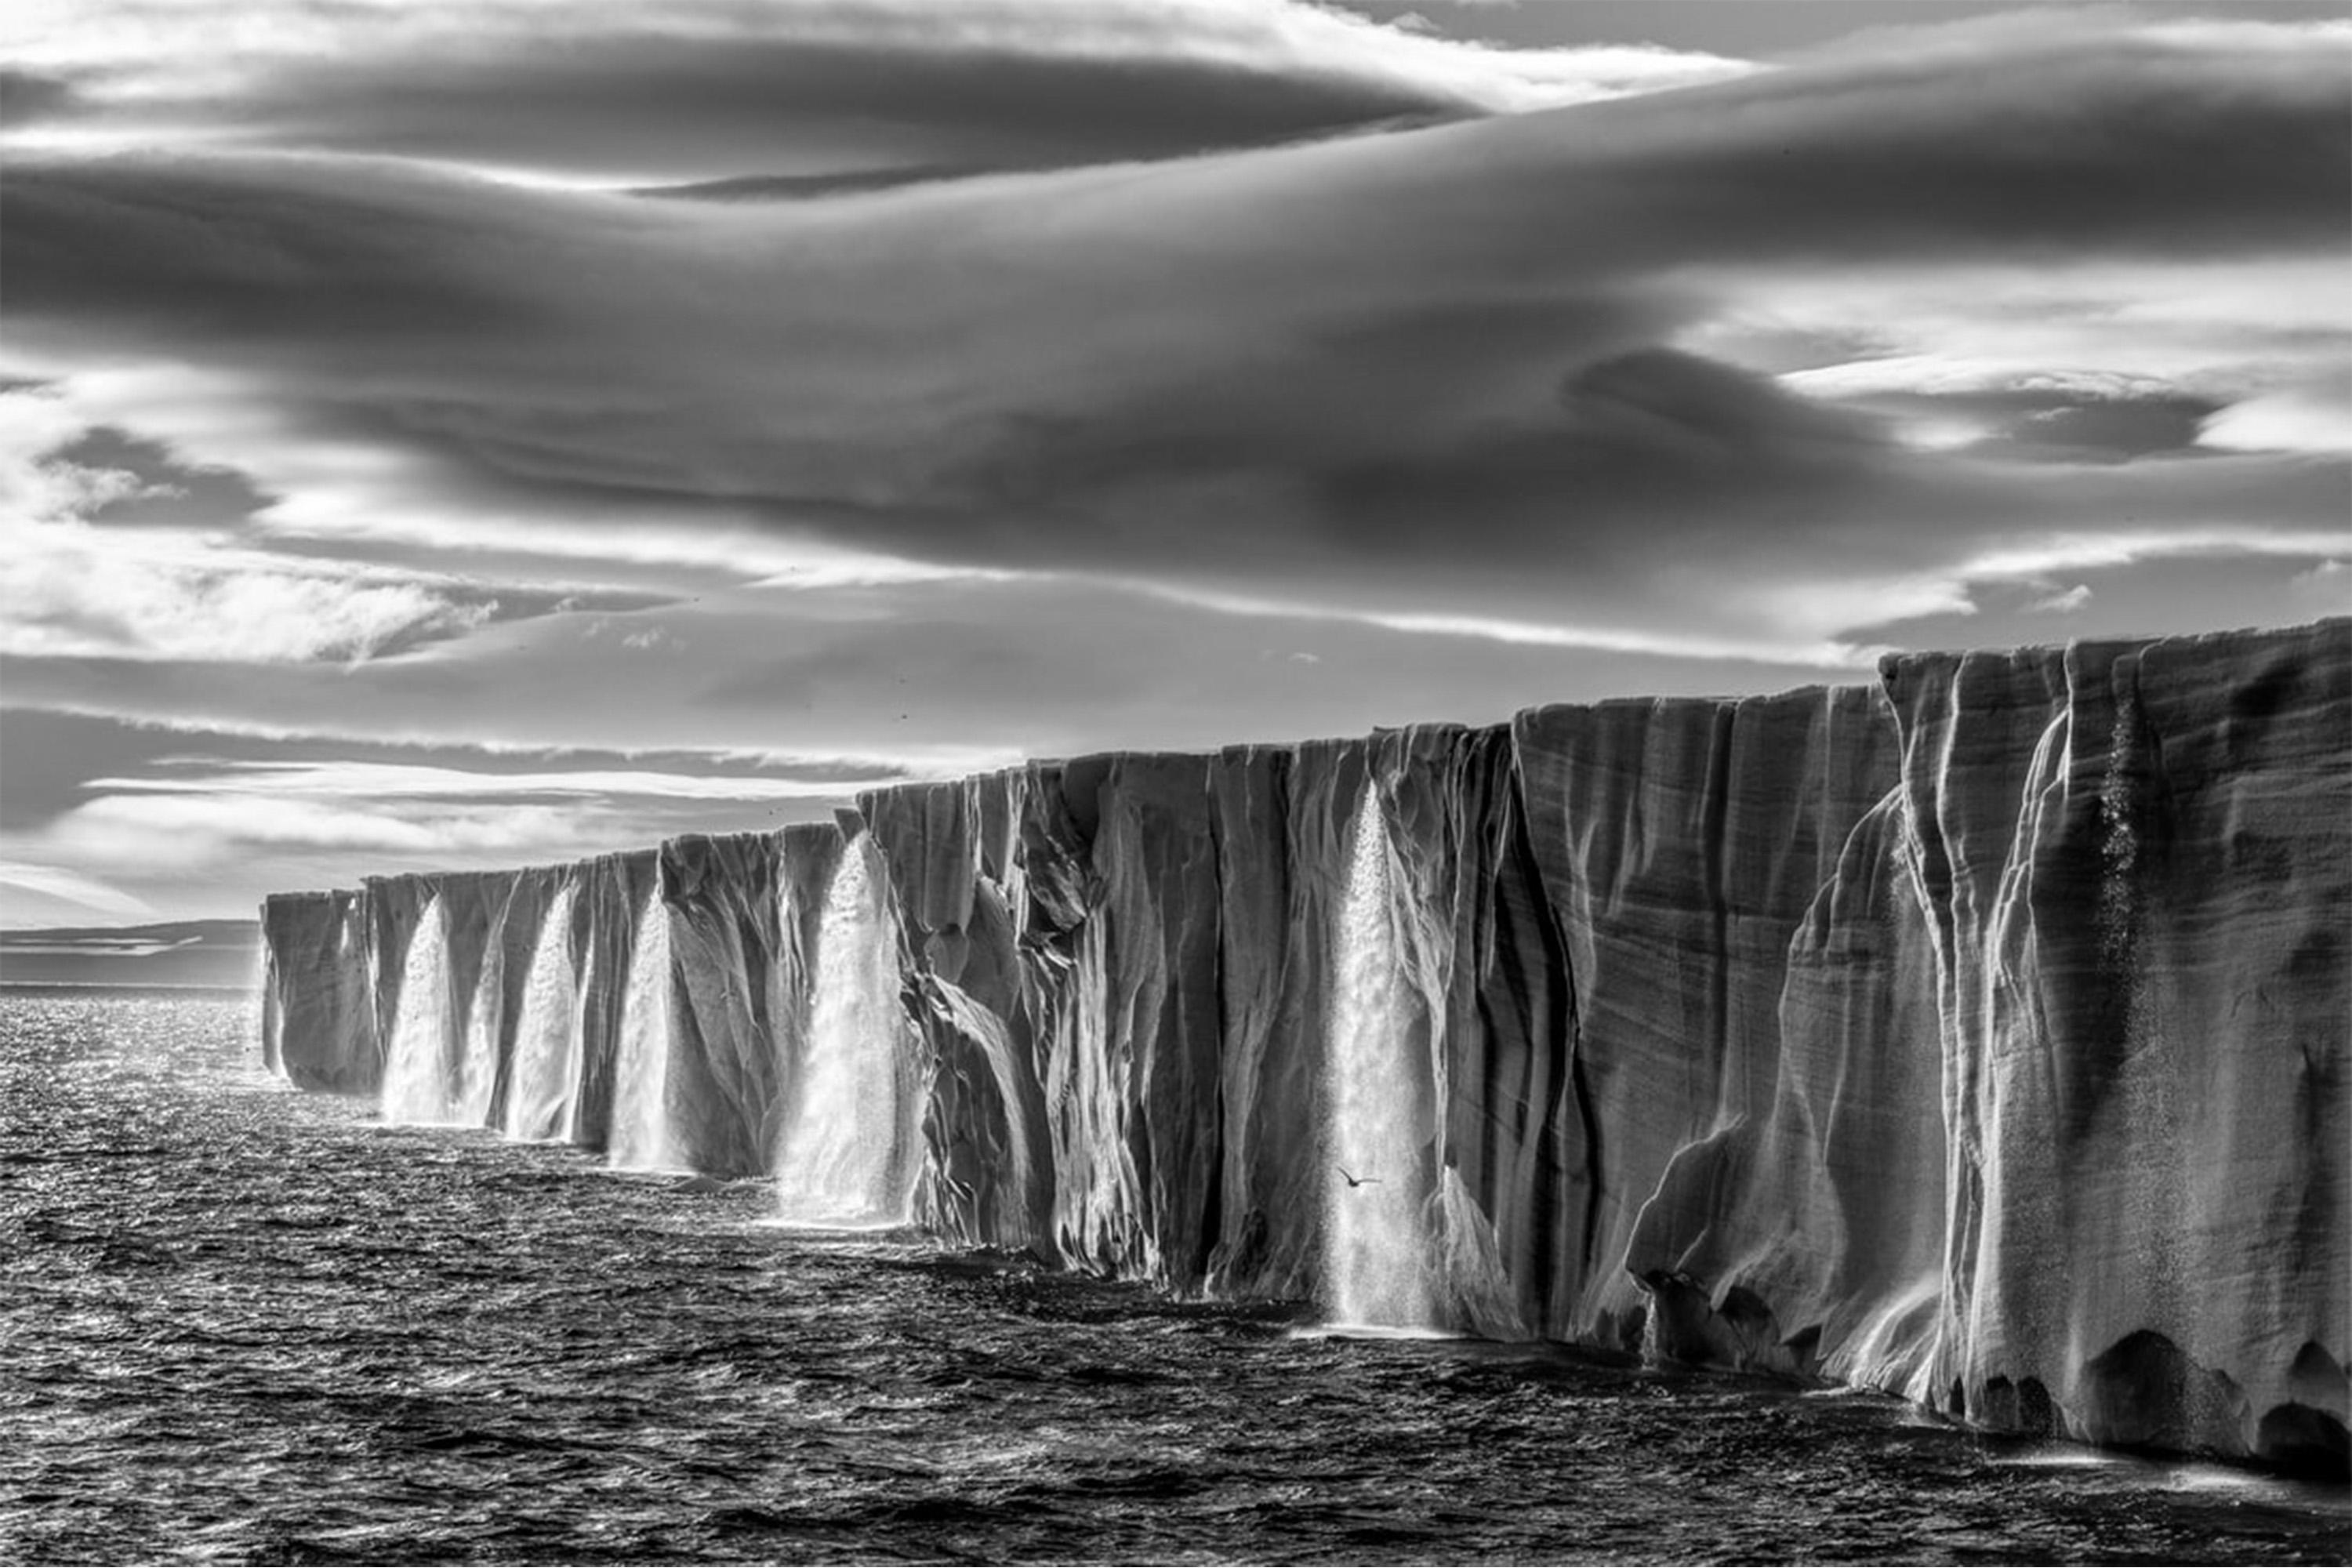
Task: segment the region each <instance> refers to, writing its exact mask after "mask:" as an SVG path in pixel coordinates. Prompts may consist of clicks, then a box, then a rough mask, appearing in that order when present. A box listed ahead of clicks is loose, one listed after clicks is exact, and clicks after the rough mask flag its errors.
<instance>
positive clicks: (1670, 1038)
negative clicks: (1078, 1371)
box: [262, 620, 2352, 1471]
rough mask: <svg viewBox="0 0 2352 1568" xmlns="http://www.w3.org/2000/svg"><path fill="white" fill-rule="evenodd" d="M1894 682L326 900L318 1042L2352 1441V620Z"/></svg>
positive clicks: (1365, 1270)
mask: <svg viewBox="0 0 2352 1568" xmlns="http://www.w3.org/2000/svg"><path fill="white" fill-rule="evenodd" d="M1881 677H1882V679H1881V682H1880V684H1879V685H1878V686H1877V687H1875V688H1850V689H1808V690H1801V691H1795V692H1790V693H1786V694H1783V695H1780V696H1775V697H1766V698H1754V699H1745V700H1737V701H1733V700H1722V701H1717V700H1655V701H1650V700H1640V701H1618V702H1607V703H1601V704H1598V705H1595V706H1561V707H1547V708H1538V709H1531V710H1528V711H1526V712H1523V713H1521V714H1519V715H1518V716H1517V719H1516V720H1514V721H1512V722H1511V723H1509V724H1507V725H1502V726H1496V727H1493V728H1488V729H1465V728H1461V727H1456V726H1447V725H1429V726H1415V727H1412V728H1410V729H1404V730H1396V731H1381V732H1379V733H1376V734H1374V735H1372V736H1371V737H1370V738H1368V739H1364V740H1356V741H1332V742H1309V743H1305V744H1300V745H1295V746H1244V747H1234V748H1232V749H1229V750H1226V751H1224V752H1219V753H1216V754H1214V755H1146V754H1118V755H1108V756H1097V757H1086V758H1080V759H1076V760H1074V761H1069V762H1059V763H1032V764H1029V765H1026V766H1024V767H1020V768H1016V769H1013V770H1010V771H1007V772H1004V773H992V774H988V775H985V776H982V777H976V778H968V779H961V780H957V781H953V782H949V783H940V784H908V785H905V786H901V787H898V788H893V789H888V790H884V791H879V792H877V793H875V794H872V795H866V796H864V797H862V798H861V799H860V801H859V803H858V810H857V812H856V814H855V815H854V816H853V815H851V814H844V825H843V826H840V827H835V826H814V827H793V828H787V829H785V830H784V831H782V833H778V834H773V835H733V836H725V837H701V836H694V837H683V838H677V839H673V840H671V841H670V842H668V843H667V844H665V845H663V846H662V847H660V848H659V849H657V850H647V851H644V852H641V853H637V854H632V855H613V856H604V857H601V858H596V859H593V860H588V861H583V862H581V863H579V864H576V865H572V866H562V867H551V868H535V869H530V870H522V871H513V872H499V873H467V874H450V875H441V876H418V877H398V878H385V879H373V880H370V881H369V882H367V883H366V884H365V886H364V887H362V889H359V890H357V891H345V892H331V893H298V894H287V895H282V896H278V897H273V898H271V899H270V900H268V901H267V903H266V904H265V905H264V907H263V911H262V918H263V925H264V938H265V942H266V946H267V955H268V975H267V979H266V1023H265V1035H266V1048H267V1050H268V1052H269V1054H270V1057H271V1059H272V1061H273V1062H274V1063H276V1064H278V1065H279V1066H281V1067H282V1068H284V1070H285V1071H286V1072H287V1073H289V1075H290V1076H291V1077H292V1078H293V1079H295V1081H296V1082H298V1083H300V1084H302V1085H305V1086H306V1087H312V1088H321V1089H340V1090H343V1091H347V1092H360V1093H374V1094H380V1095H382V1096H383V1099H384V1103H385V1109H386V1112H387V1114H388V1115H392V1116H395V1117H397V1118H400V1119H403V1120H416V1121H455V1122H464V1123H468V1124H477V1125H488V1126H492V1127H498V1128H500V1129H503V1130H504V1131H507V1132H508V1133H509V1134H510V1135H513V1136H519V1137H560V1138H568V1139H571V1140H572V1141H575V1142H581V1143H584V1144H589V1145H592V1146H596V1147H602V1148H604V1149H606V1150H607V1151H609V1152H610V1155H611V1157H612V1158H613V1159H614V1163H625V1164H636V1165H646V1166H660V1167H671V1168H685V1169H693V1170H698V1171H704V1172H709V1173H714V1174H721V1175H745V1174H753V1173H775V1174H776V1175H777V1178H778V1183H779V1187H780V1191H781V1193H782V1203H783V1205H784V1208H785V1211H786V1213H787V1215H799V1216H800V1217H803V1218H806V1219H809V1220H812V1221H824V1222H828V1223H833V1222H857V1221H866V1222H886V1223H887V1222H889V1221H892V1220H902V1219H911V1221H912V1222H913V1223H915V1224H917V1225H919V1226H924V1227H926V1228H928V1229H929V1230H930V1231H932V1232H934V1233H936V1234H937V1235H939V1236H940V1237H942V1238H943V1239H945V1240H946V1241H948V1242H950V1244H956V1245H972V1246H989V1247H1004V1248H1011V1249H1016V1250H1026V1251H1028V1252H1031V1253H1033V1254H1034V1255H1036V1256H1037V1257H1039V1258H1043V1259H1045V1260H1046V1261H1048V1262H1051V1263H1054V1264H1057V1265H1061V1266H1065V1267H1069V1268H1083V1269H1088V1270H1093V1271H1097V1272H1102V1273H1113V1274H1118V1275H1122V1276H1129V1277H1135V1278H1140V1279H1150V1280H1153V1281H1156V1282H1158V1283H1160V1284H1161V1285H1164V1286H1165V1287H1167V1288H1169V1289H1174V1290H1179V1291H1186V1292H1202V1291H1206V1292H1213V1293H1216V1294H1220V1295H1226V1296H1234V1297H1277V1298H1298V1299H1313V1300H1317V1301H1318V1302H1320V1303H1322V1305H1323V1307H1324V1309H1325V1310H1326V1312H1327V1313H1328V1315H1329V1316H1330V1317H1332V1318H1333V1319H1335V1320H1337V1321H1346V1322H1356V1323H1365V1324H1385V1325H1389V1326H1394V1327H1403V1328H1429V1329H1453V1330H1465V1331H1473V1332H1478V1333H1484V1334H1490V1335H1498V1336H1510V1337H1526V1336H1541V1337H1546V1338H1551V1339H1558V1340H1565V1341H1572V1342H1582V1343H1588V1344H1601V1345H1610V1346H1621V1347H1623V1348H1626V1349H1639V1350H1643V1351H1644V1352H1648V1353H1652V1354H1656V1355H1663V1356H1672V1357H1677V1358H1681V1359H1684V1360H1688V1361H1695V1362H1702V1363H1722V1364H1727V1365H1732V1366H1740V1367H1749V1368H1757V1369H1763V1370H1771V1371H1780V1372H1786V1373H1796V1374H1801V1375H1816V1376H1822V1377H1826V1378H1831V1379H1834V1380H1837V1381H1839V1382H1843V1383H1848V1384H1858V1385H1864V1386H1871V1387H1877V1388H1884V1389H1888V1390H1893V1391H1896V1392H1899V1393H1902V1394H1907V1395H1909V1396H1911V1397H1913V1398H1915V1399H1917V1400H1921V1401H1923V1402H1926V1403H1927V1404H1930V1405H1934V1406H1936V1407H1937V1408H1940V1409H1942V1410H1944V1411H1947V1412H1948V1413H1950V1414H1953V1415H1960V1416H1964V1417H1965V1418H1967V1419H1968V1420H1970V1421H1974V1422H1978V1423H1981V1424H1983V1425H1985V1426H1991V1427H1996V1428H2001V1429H2010V1430H2022V1431H2041V1432H2049V1433H2053V1434H2062V1435H2067V1436H2074V1437H2079V1438H2083V1439H2086V1440H2088V1441H2092V1442H2097V1443H2112V1444H2133V1445H2147V1446H2151V1447H2161V1448H2170V1449H2178V1450H2190V1451H2207V1452H2213V1453H2219V1454H2222V1455H2228V1456H2251V1457H2255V1458H2263V1459H2266V1460H2270V1461H2273V1462H2277V1463H2282V1464H2287V1465H2292V1466H2296V1467H2311V1468H2320V1469H2323V1470H2337V1471H2340V1470H2341V1468H2342V1467H2343V1466H2344V1463H2345V1453H2346V1420H2347V1388H2348V1387H2352V1385H2347V1373H2346V1363H2347V1361H2352V621H2343V620H2337V621H2329V622H2324V623H2322V624H2320V625H2318V626H2308V627H2303V628H2298V629H2294V630H2288V631H2275V632H2242V633H2231V634H2224V635H2217V636H2210V637H2184V638H2170V639H2163V640H2157V641H2140V642H2109V643H2081V644H2076V645H2074V646H2073V647H2067V648H2064V649H2063V650H2062V649H2025V650H2020V651H2017V652H2010V653H1969V654H1959V655H1938V654H1930V655H1918V656H1902V657H1896V658H1889V659H1888V660H1886V661H1885V664H1884V666H1883V667H1882V670H1881ZM1343 1167H1344V1170H1345V1173H1346V1174H1345V1175H1344V1176H1343V1175H1342V1174H1341V1170H1342V1168H1343Z"/></svg>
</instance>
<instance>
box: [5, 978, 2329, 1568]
mask: <svg viewBox="0 0 2352 1568" xmlns="http://www.w3.org/2000/svg"><path fill="white" fill-rule="evenodd" d="M251 1034H252V1020H251V1018H250V1016H249V1013H248V1009H247V1005H245V1004H244V1003H243V1002H241V1001H238V1000H235V999H207V998H196V997H190V996H185V995H178V996H174V995H164V994H149V995H127V994H112V995H110V994H85V995H78V996H58V995H54V994H37V993H31V992H24V991H17V992H0V1559H5V1560H8V1561H12V1562H14V1561H25V1560H31V1561H105V1562H121V1561H127V1560H140V1561H149V1560H153V1561H220V1562H262V1563H303V1562H338V1561H367V1562H388V1561H418V1560H441V1561H456V1560H471V1561H503V1562H512V1561H563V1562H598V1561H613V1560H622V1559H625V1560H634V1561H659V1560H678V1559H688V1558H696V1559H736V1560H741V1559H761V1560H795V1561H796V1560H807V1559H813V1558H814V1559H841V1558H859V1559H866V1560H874V1559H890V1558H911V1559H919V1560H927V1561H982V1560H986V1561H1003V1560H1013V1561H1041V1560H1050V1559H1063V1560H1069V1559H1083V1560H1089V1561H1121V1560H1129V1561H1134V1560H1149V1561H1157V1562H1178V1561H1194V1560H1229V1559H1236V1558H1240V1559H1250V1560H1257V1561H1266V1560H1300V1559H1313V1560H1340V1561H1352V1562H1365V1561H1371V1562H1384V1561H1463V1560H1473V1559H1483V1560H1503V1561H1512V1560H1517V1561H1542V1562H1567V1561H1588V1560H1590V1561H1606V1560H1629V1561H1640V1562H1660V1561H1674V1560H1722V1559H1746V1560H1768V1561H1777V1560H1798V1559H1812V1560H1826V1561H1835V1560H1849V1561H1851V1560H1864V1561H1876V1562H1921V1563H1929V1562H1933V1563H1956V1562H1987V1561H2025V1562H2103V1561H2105V1562H2150V1563H2154V1562H2182V1561H2186V1562H2219V1561H2248V1562H2252V1561H2262V1562H2326V1561H2340V1560H2342V1559H2343V1558H2344V1557H2345V1556H2346V1555H2347V1551H2352V1536H2347V1529H2352V1505H2347V1500H2346V1497H2345V1494H2343V1493H2342V1492H2341V1491H2336V1490H2329V1489H2320V1488H2315V1487H2310V1486H2303V1485H2295V1484H2290V1483H2285V1482H2281V1481H2275V1480H2269V1479H2261V1478H2257V1477H2252V1476H2249V1475H2246V1474H2242V1473H2241V1472H2237V1471H2233V1470H2230V1469H2226V1468H2219V1467H2213V1466H2162V1465H2156V1464H2150V1463H2146V1462H2141V1461H2136V1460H2127V1459H2118V1458H2111V1457H2104V1456H2095V1455H2091V1454H2088V1453H2086V1452H2084V1451H2083V1450H2079V1449H2073V1448H2067V1447H2049V1446H2039V1447H2036V1446H2024V1445H2016V1444H2007V1443H1996V1442H1989V1441H1985V1440H1981V1439H1979V1438H1976V1437H1972V1436H1969V1435H1968V1434H1966V1433H1963V1432H1960V1431H1958V1430H1955V1429H1953V1428H1950V1427H1948V1426H1939V1425H1937V1424H1934V1423H1932V1422H1928V1421H1926V1420H1923V1419H1922V1418H1920V1417H1918V1416H1917V1415H1914V1414H1913V1413H1912V1412H1911V1411H1909V1410H1908V1409H1907V1408H1906V1407H1905V1406H1904V1405H1900V1404H1898V1403H1895V1402H1894V1401H1891V1400H1885V1399H1880V1398H1875V1397H1868V1396H1859V1395H1822V1394H1800V1393H1798V1392H1796V1391H1793V1390H1790V1389H1787V1388H1783V1387H1778V1386H1774V1385H1771V1384H1762V1383H1755V1382H1748V1381H1745V1380H1738V1379H1727V1378H1720V1377H1704V1376H1691V1375H1675V1374H1667V1373H1652V1372H1643V1371H1642V1370H1640V1369H1638V1368H1634V1367H1630V1366H1622V1365H1615V1364H1609V1363H1599V1362H1595V1361H1593V1360H1591V1359H1586V1358H1579V1357H1574V1356H1570V1355H1568V1354H1565V1353H1561V1352H1547V1351H1538V1350H1533V1349H1527V1348H1517V1347H1503V1346H1495V1345H1482V1344H1475V1343H1469V1342H1458V1341H1444V1340H1427V1339H1408V1338H1385V1339H1378V1340H1368V1339H1359V1338H1351V1337H1346V1336H1331V1335H1324V1334H1318V1333H1315V1332H1312V1331H1302V1330H1307V1329H1309V1324H1308V1323H1307V1321H1306V1319H1305V1318H1304V1317H1302V1316H1301V1315H1300V1314H1297V1313H1293V1312H1287V1311H1279V1310H1245V1309H1236V1308H1232V1307H1224V1306H1204V1305H1198V1304H1191V1305H1188V1304H1180V1303H1171V1302H1170V1301H1167V1300H1160V1299H1159V1298H1158V1297H1156V1296H1154V1295H1153V1294H1152V1293H1151V1292H1150V1291H1148V1290H1145V1289H1138V1288H1134V1287H1129V1286H1123V1285H1111V1284H1104V1283H1099V1282H1092V1281H1087V1280H1082V1279H1068V1278H1062V1277H1055V1276H1050V1275H1045V1274H1041V1273H1038V1272H1035V1271H1033V1270H1031V1269H1028V1268H1020V1267H1013V1266H1011V1265H1008V1264H1005V1263H1003V1262H1002V1261H990V1260H986V1259H980V1258H961V1257H946V1256H941V1255H940V1254H939V1253H937V1252H935V1251H933V1250H931V1249H930V1248H929V1247H926V1246H925V1245H924V1244H923V1243H922V1242H921V1241H919V1239H918V1238H915V1237H904V1236H900V1237H879V1238H877V1237H873V1236H866V1237H857V1238H828V1237H821V1236H814V1235H810V1234H805V1233H801V1234H796V1233H793V1232H792V1231H789V1230H783V1229H779V1228H777V1227H775V1226H773V1225H772V1224H770V1223H767V1222H768V1219H769V1215H770V1213H771V1210H772V1206H773V1197H772V1194H771V1193H770V1192H769V1191H768V1190H767V1188H766V1187H765V1185H764V1184H758V1183H740V1184H732V1185H727V1186H720V1187H717V1188H711V1187H709V1185H708V1184H688V1183H687V1182H686V1181H684V1180H683V1179H680V1178H677V1177H672V1176H646V1175H628V1174H618V1173H610V1172H607V1171H605V1170H604V1169H603V1167H602V1163H601V1162H600V1161H599V1160H598V1159H596V1158H595V1157H594V1156H592V1155H589V1154H586V1153H583V1152H576V1151H572V1150H570V1149H566V1148H562V1147H557V1146H550V1145H530V1144H519V1143H508V1142H500V1141H499V1140H498V1139H497V1138H495V1137H494V1136H492V1135H490V1134H488V1133H485V1132H469V1131H460V1130H457V1129H447V1128H387V1127H384V1126H382V1125H380V1124H378V1123H377V1122H376V1121H375V1120H374V1109H373V1106H372V1105H369V1104H365V1103H362V1102H358V1101H352V1100H340V1099H335V1098H332V1097H329V1096H322V1095H304V1094H297V1093H294V1092H292V1091H290V1090H289V1089H285V1088H283V1087H281V1086H279V1085H277V1084H275V1083H273V1082H272V1081H270V1080H269V1079H267V1078H266V1077H265V1076H263V1074H262V1073H261V1072H260V1071H259V1069H258V1068H257V1066H256V1065H255V1058H254V1055H253V1051H252V1047H251V1044H250V1040H251Z"/></svg>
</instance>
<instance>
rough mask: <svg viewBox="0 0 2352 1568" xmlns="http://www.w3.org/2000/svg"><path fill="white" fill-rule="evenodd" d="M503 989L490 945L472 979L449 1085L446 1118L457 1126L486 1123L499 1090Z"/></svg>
mask: <svg viewBox="0 0 2352 1568" xmlns="http://www.w3.org/2000/svg"><path fill="white" fill-rule="evenodd" d="M505 989H506V981H505V976H504V975H503V973H501V965H500V963H499V955H498V950H497V949H496V947H495V946H494V947H493V948H492V949H491V951H490V952H489V954H488V956H487V957H486V958H485V960H484V962H483V963H482V969H481V973H479V974H478V975H476V976H475V978H474V997H473V1001H472V1002H471V1004H469V1005H467V1009H466V1037H465V1040H464V1042H463V1043H462V1045H461V1047H460V1048H459V1050H458V1053H457V1061H456V1063H455V1064H454V1065H455V1067H456V1068H457V1071H456V1074H455V1076H454V1078H453V1079H452V1080H451V1082H450V1085H449V1116H448V1120H450V1121H454V1122H456V1123H457V1125H458V1126H460V1127H487V1126H488V1125H489V1123H490V1103H491V1101H492V1100H495V1099H496V1098H497V1096H498V1090H499V1022H500V1021H501V1018H500V1013H501V1007H500V1004H501V1002H502V1001H503V995H502V994H503V992H504V991H505Z"/></svg>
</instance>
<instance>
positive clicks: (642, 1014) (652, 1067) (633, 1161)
mask: <svg viewBox="0 0 2352 1568" xmlns="http://www.w3.org/2000/svg"><path fill="white" fill-rule="evenodd" d="M670 988H671V975H670V949H669V909H668V906H667V904H665V903H664V902H663V901H662V896H661V889H660V887H659V885H658V884H656V885H655V886H654V887H653V888H651V889H648V890H647V891H646V900H645V904H644V907H643V908H642V909H641V910H639V911H638V915H637V941H636V947H635V951H634V952H631V953H630V955H629V978H628V986H627V989H626V991H625V993H624V999H623V1001H622V1004H621V1036H620V1051H619V1054H618V1057H617V1058H616V1059H615V1061H614V1079H613V1123H612V1132H611V1136H610V1138H609V1139H608V1141H607V1142H606V1145H605V1155H604V1163H606V1164H608V1165H610V1166H612V1167H613V1168H614V1169H615V1170H634V1171H658V1170H666V1169H668V1168H670V1167H672V1166H674V1165H676V1164H677V1159H676V1156H675V1153H674V1152H673V1150H672V1148H671V1139H670V1121H669V1067H670V1063H669V1057H670V1046H671V1039H670V1034H671V1031H670Z"/></svg>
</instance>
